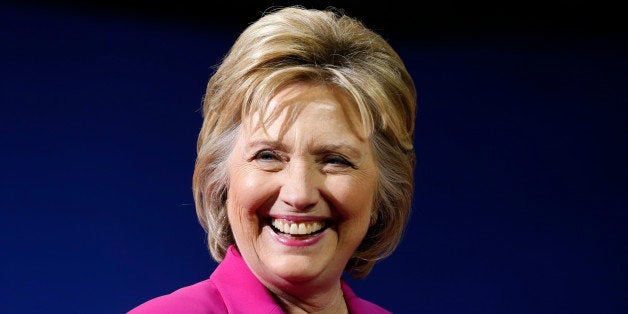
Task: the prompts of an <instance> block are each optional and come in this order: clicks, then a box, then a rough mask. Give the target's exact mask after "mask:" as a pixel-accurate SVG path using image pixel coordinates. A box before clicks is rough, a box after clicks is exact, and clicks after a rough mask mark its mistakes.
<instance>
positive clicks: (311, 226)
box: [271, 219, 325, 236]
mask: <svg viewBox="0 0 628 314" xmlns="http://www.w3.org/2000/svg"><path fill="white" fill-rule="evenodd" d="M271 224H272V226H273V227H274V229H275V231H279V232H281V233H285V234H289V235H295V236H299V235H308V234H312V233H315V232H318V231H320V230H322V229H323V228H324V227H325V222H324V221H306V222H296V221H290V220H287V219H271Z"/></svg>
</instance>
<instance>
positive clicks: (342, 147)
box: [310, 143, 362, 157]
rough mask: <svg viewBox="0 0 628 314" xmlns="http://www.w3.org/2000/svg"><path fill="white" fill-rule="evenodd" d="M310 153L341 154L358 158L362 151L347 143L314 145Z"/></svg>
mask: <svg viewBox="0 0 628 314" xmlns="http://www.w3.org/2000/svg"><path fill="white" fill-rule="evenodd" d="M310 152H311V153H313V154H322V153H343V154H346V155H349V157H360V156H361V155H362V151H360V150H359V149H357V148H356V147H355V146H353V145H351V144H348V143H341V144H324V145H316V146H314V147H313V148H312V149H311V150H310Z"/></svg>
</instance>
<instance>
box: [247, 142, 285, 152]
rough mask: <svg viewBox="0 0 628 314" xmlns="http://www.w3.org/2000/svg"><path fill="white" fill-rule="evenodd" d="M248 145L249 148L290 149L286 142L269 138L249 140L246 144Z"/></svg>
mask: <svg viewBox="0 0 628 314" xmlns="http://www.w3.org/2000/svg"><path fill="white" fill-rule="evenodd" d="M246 146H247V147H248V148H258V147H270V148H272V149H278V150H283V151H285V150H287V149H288V147H287V146H286V144H284V143H282V142H280V141H274V140H267V139H256V140H252V141H250V142H248V143H247V144H246Z"/></svg>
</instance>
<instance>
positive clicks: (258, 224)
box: [131, 7, 416, 314]
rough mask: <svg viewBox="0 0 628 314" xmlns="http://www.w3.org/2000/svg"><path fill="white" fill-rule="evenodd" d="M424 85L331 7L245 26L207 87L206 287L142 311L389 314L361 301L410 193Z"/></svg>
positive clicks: (391, 244) (202, 177) (198, 193)
mask: <svg viewBox="0 0 628 314" xmlns="http://www.w3.org/2000/svg"><path fill="white" fill-rule="evenodd" d="M415 104H416V91H415V87H414V83H413V81H412V78H411V77H410V75H409V73H408V72H407V70H406V69H405V66H404V64H403V62H402V60H401V59H400V58H399V56H398V55H397V54H396V53H395V51H394V50H393V49H392V48H391V47H390V46H389V44H388V43H387V42H386V41H385V40H384V39H383V38H382V37H381V36H379V35H378V34H376V33H374V32H372V31H371V30H369V29H367V28H365V27H364V26H363V25H362V24H361V23H360V22H358V21H356V20H355V19H352V18H350V17H348V16H344V15H342V14H341V13H338V12H333V11H319V10H308V9H304V8H301V7H287V8H283V9H278V10H276V11H274V12H269V13H267V14H266V15H264V16H263V17H261V18H260V19H259V20H258V21H256V22H255V23H253V24H251V25H250V26H249V27H247V28H246V29H245V30H244V32H243V33H242V34H241V35H240V36H239V38H238V39H237V40H236V42H235V43H234V45H233V47H232V48H231V50H230V51H229V53H228V54H227V55H226V57H225V58H224V60H223V62H222V64H221V65H220V66H219V67H218V68H217V70H216V72H215V73H214V75H213V76H212V77H211V79H210V80H209V83H208V85H207V91H206V95H205V98H204V104H203V117H204V121H203V126H202V129H201V132H200V134H199V138H198V146H197V152H198V158H197V162H196V167H195V171H194V178H193V190H194V197H195V201H196V209H197V215H198V218H199V221H200V223H201V225H202V226H203V228H204V229H205V230H206V231H207V240H208V245H209V249H210V252H211V254H212V256H213V258H214V259H215V260H216V261H218V262H220V264H219V265H218V267H217V268H216V270H215V271H214V272H213V273H212V275H211V276H210V278H209V279H207V280H205V281H202V282H199V283H197V284H194V285H191V286H188V287H184V288H181V289H179V290H177V291H175V292H173V293H171V294H168V295H165V296H161V297H158V298H155V299H152V300H149V301H148V302H146V303H144V304H142V305H140V306H138V307H137V308H135V309H133V310H132V311H131V313H134V314H137V313H156V312H168V313H227V312H228V313H388V311H387V310H385V309H384V308H382V307H380V306H378V305H376V304H374V303H371V302H369V301H367V300H364V299H361V298H359V297H357V296H356V295H355V294H354V293H353V292H352V290H351V288H350V287H349V286H348V285H347V283H346V282H345V281H344V280H343V279H342V275H343V273H347V274H349V275H351V276H353V277H354V278H364V277H366V276H367V275H368V273H369V272H370V271H371V269H372V268H373V266H374V264H375V263H376V261H378V260H380V259H382V258H385V257H387V256H389V255H390V254H391V253H392V252H393V250H394V249H395V248H396V247H397V245H398V243H399V241H400V239H401V235H402V232H403V229H404V227H405V224H406V221H407V219H408V217H409V211H410V205H411V198H412V193H413V188H414V187H413V185H414V183H413V170H414V164H415V155H414V151H413V129H414V115H415Z"/></svg>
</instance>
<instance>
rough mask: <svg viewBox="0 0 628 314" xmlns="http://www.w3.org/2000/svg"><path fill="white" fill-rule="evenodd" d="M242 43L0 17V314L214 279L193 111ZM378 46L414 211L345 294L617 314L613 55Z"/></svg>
mask: <svg viewBox="0 0 628 314" xmlns="http://www.w3.org/2000/svg"><path fill="white" fill-rule="evenodd" d="M217 14H220V13H217ZM244 26H245V25H244V24H241V25H240V28H232V27H226V26H225V27H224V28H223V27H221V26H220V25H217V26H216V27H212V28H207V27H203V28H200V27H191V26H190V25H189V24H188V25H184V24H177V23H163V22H160V21H159V20H151V19H135V18H129V17H124V16H123V15H109V14H92V13H86V12H84V11H73V10H65V9H58V10H57V9H51V8H47V7H43V6H38V5H18V4H15V3H12V4H8V3H3V4H0V39H1V41H2V49H0V60H2V61H1V62H2V67H1V70H0V72H1V73H2V82H1V83H0V150H1V154H0V163H1V165H2V166H1V167H2V171H1V173H0V209H1V219H0V244H2V247H1V248H2V256H1V257H0V272H1V275H2V278H0V282H1V284H0V289H1V290H0V312H2V313H123V312H125V311H127V310H129V309H130V308H132V307H134V306H136V305H138V304H139V303H141V302H144V301H146V300H147V299H149V298H152V297H155V296H158V295H161V294H165V293H168V292H171V291H173V290H175V289H176V288H179V287H181V286H184V285H188V284H191V283H194V282H197V281H200V280H203V279H205V278H206V277H207V276H208V275H209V274H210V273H211V271H212V270H213V268H214V267H215V266H216V264H215V263H214V262H213V261H212V260H211V258H210V255H209V253H208V251H207V249H206V247H205V238H204V233H203V231H202V229H201V228H200V226H199V225H198V223H197V221H196V216H195V210H194V206H193V199H192V192H191V178H192V171H193V166H194V159H195V143H196V136H197V132H198V131H199V129H200V126H201V114H200V111H199V109H200V105H201V98H202V95H203V92H204V87H205V84H206V82H207V79H208V78H209V76H210V75H211V73H212V67H213V66H214V65H216V64H217V63H218V62H219V60H220V58H221V57H222V55H224V54H225V53H226V51H227V49H228V47H229V46H230V44H231V43H232V42H233V40H234V39H235V37H236V36H237V33H238V32H239V31H240V30H241V29H242V28H243V27H244ZM382 28H383V29H382V30H385V27H382ZM584 35H586V34H584ZM389 37H390V41H391V43H392V44H393V46H394V47H396V48H397V49H398V51H399V53H400V54H401V56H402V58H403V59H404V60H406V62H407V66H408V68H409V70H410V72H411V73H412V74H413V76H414V78H415V80H416V85H417V87H418V90H419V108H418V115H417V129H416V149H417V156H418V167H417V170H416V175H415V177H416V194H415V200H414V210H413V213H412V217H411V221H410V223H409V226H408V229H407V232H406V233H405V236H404V239H403V243H402V244H401V246H400V247H399V248H398V250H397V251H396V252H395V254H394V255H393V256H391V257H390V258H389V259H387V260H384V261H382V262H380V263H379V264H377V265H376V266H375V269H374V270H373V272H372V274H371V275H370V276H369V277H368V278H367V279H365V280H361V281H353V282H352V284H353V287H354V290H356V292H357V293H358V294H359V295H361V296H363V297H365V298H367V299H370V300H372V301H374V302H376V303H379V304H381V305H382V306H384V307H387V308H389V309H391V310H393V311H394V312H396V313H478V314H480V313H481V314H487V313H500V314H503V313H535V314H539V313H552V314H554V313H607V314H610V313H627V312H628V275H627V270H628V267H627V265H628V247H627V245H626V241H627V240H628V231H627V226H628V224H627V223H628V207H627V202H626V196H627V192H628V189H627V188H628V184H627V179H626V178H627V177H628V171H627V170H628V168H627V167H626V164H627V161H628V150H627V143H628V142H627V135H628V128H627V125H628V119H627V117H628V116H627V110H626V106H627V105H628V102H627V99H628V98H627V96H628V45H627V41H626V37H625V36H623V35H621V36H615V35H613V36H575V37H574V36H559V37H543V36H528V37H526V36H513V37H490V38H489V37H481V38H480V37H473V36H462V37H458V38H456V37H447V38H441V39H438V38H436V37H433V38H430V39H429V40H421V38H420V36H416V37H413V36H407V34H404V35H403V36H394V34H390V35H389Z"/></svg>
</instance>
